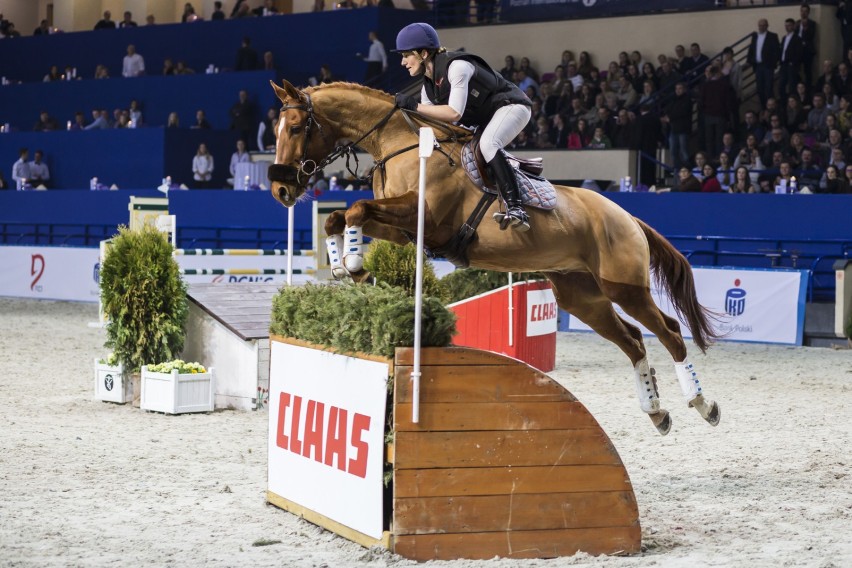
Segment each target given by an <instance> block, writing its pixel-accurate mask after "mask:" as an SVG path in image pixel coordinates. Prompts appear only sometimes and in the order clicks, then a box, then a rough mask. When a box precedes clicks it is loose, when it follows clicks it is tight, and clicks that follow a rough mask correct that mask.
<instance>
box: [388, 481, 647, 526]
mask: <svg viewBox="0 0 852 568" xmlns="http://www.w3.org/2000/svg"><path fill="white" fill-rule="evenodd" d="M638 520H639V510H638V508H637V506H636V499H635V498H634V497H633V493H632V492H630V491H595V492H591V493H532V494H529V493H527V494H523V493H522V494H514V493H513V494H509V495H477V496H470V497H416V498H410V499H394V500H393V525H392V526H393V533H394V535H395V536H396V535H405V534H434V533H468V532H470V533H476V532H494V531H497V532H500V531H516V530H520V531H522V530H548V529H583V528H585V529H589V528H604V527H623V526H630V525H633V524H635V523H637V522H638Z"/></svg>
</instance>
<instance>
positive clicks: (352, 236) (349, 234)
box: [343, 227, 364, 272]
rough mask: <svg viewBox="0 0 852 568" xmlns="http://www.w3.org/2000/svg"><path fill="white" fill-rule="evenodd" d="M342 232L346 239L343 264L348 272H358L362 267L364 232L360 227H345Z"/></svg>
mask: <svg viewBox="0 0 852 568" xmlns="http://www.w3.org/2000/svg"><path fill="white" fill-rule="evenodd" d="M343 234H344V236H345V239H346V242H345V249H344V252H343V266H345V267H346V270H348V271H349V272H360V271H361V270H362V269H363V268H364V252H363V249H364V234H363V233H362V232H361V227H346V230H345V231H344V232H343Z"/></svg>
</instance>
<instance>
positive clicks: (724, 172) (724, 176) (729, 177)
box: [716, 152, 734, 191]
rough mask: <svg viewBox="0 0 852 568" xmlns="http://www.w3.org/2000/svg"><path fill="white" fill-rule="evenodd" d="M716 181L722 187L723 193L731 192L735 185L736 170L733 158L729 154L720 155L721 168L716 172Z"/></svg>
mask: <svg viewBox="0 0 852 568" xmlns="http://www.w3.org/2000/svg"><path fill="white" fill-rule="evenodd" d="M716 179H717V180H719V185H720V186H722V191H729V190H730V189H731V186H732V185H733V184H734V168H733V163H732V162H731V156H730V154H728V153H727V152H722V153H721V154H719V167H718V169H717V170H716Z"/></svg>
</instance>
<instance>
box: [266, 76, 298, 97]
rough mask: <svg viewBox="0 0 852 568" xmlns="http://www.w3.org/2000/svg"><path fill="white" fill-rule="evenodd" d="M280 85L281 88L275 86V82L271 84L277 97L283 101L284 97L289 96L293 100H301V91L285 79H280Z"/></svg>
mask: <svg viewBox="0 0 852 568" xmlns="http://www.w3.org/2000/svg"><path fill="white" fill-rule="evenodd" d="M281 85H283V88H281V87H279V86H277V85H276V84H275V83H273V84H272V87H273V88H274V89H275V94H276V95H278V98H279V99H281V101H282V102H283V101H284V100H285V99H287V98H290V99H292V100H294V101H301V100H302V92H301V91H300V90H299V89H297V88H296V87H294V86H293V85H292V84H290V82H289V81H287V79H282V80H281Z"/></svg>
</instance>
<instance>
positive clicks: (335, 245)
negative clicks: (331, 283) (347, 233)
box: [325, 235, 347, 280]
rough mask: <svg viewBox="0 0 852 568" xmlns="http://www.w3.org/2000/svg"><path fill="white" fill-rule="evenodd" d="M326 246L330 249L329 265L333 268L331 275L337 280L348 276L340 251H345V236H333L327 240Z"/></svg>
mask: <svg viewBox="0 0 852 568" xmlns="http://www.w3.org/2000/svg"><path fill="white" fill-rule="evenodd" d="M325 246H326V248H327V249H328V264H329V266H330V267H331V274H332V276H334V277H335V278H336V279H338V280H339V279H340V278H342V277H344V276H346V274H347V273H346V269H345V268H343V261H342V257H341V255H340V251H341V250H342V249H343V235H332V236H330V237H327V238H326V239H325Z"/></svg>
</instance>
